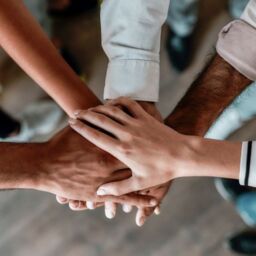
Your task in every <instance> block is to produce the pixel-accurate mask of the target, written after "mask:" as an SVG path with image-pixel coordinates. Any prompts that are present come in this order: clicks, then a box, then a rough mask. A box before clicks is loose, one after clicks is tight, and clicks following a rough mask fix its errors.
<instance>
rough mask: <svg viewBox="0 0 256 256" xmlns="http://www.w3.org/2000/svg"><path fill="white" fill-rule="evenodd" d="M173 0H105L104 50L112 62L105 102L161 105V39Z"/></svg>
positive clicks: (108, 70)
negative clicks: (117, 100)
mask: <svg viewBox="0 0 256 256" xmlns="http://www.w3.org/2000/svg"><path fill="white" fill-rule="evenodd" d="M168 7H169V0H157V1H156V0H131V1H125V0H104V1H103V4H102V6H101V29H102V46H103V49H104V51H105V53H106V55H107V57H108V59H109V64H108V68H107V74H106V82H105V90H104V99H114V98H117V97H119V96H127V97H131V98H133V99H135V100H142V101H152V102H156V101H158V97H159V96H158V95H159V77H160V56H159V55H160V54H159V52H160V38H161V29H162V25H163V23H164V22H165V20H166V18H167V13H168Z"/></svg>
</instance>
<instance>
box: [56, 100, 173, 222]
mask: <svg viewBox="0 0 256 256" xmlns="http://www.w3.org/2000/svg"><path fill="white" fill-rule="evenodd" d="M139 104H140V106H142V108H143V109H144V110H145V111H146V112H147V113H149V114H150V115H151V116H152V117H154V118H155V119H156V120H158V121H160V122H163V119H162V117H161V114H160V113H159V111H158V110H157V108H156V106H155V104H154V103H150V102H139ZM169 187H170V184H169V183H168V184H164V185H162V186H160V187H155V188H151V189H148V190H147V191H146V192H147V193H146V194H147V195H148V196H152V197H154V198H155V199H157V201H158V206H157V207H139V208H138V211H137V214H136V223H137V225H138V226H142V225H143V224H144V222H145V221H146V219H147V218H148V217H150V215H152V214H153V213H154V212H155V214H157V215H158V214H160V204H161V202H162V200H163V198H164V196H165V195H166V194H167V192H168V190H169ZM138 193H139V194H145V191H140V192H138ZM57 201H58V202H59V203H61V204H69V207H70V208H71V209H72V210H74V211H82V210H86V209H95V208H97V207H101V206H103V204H102V203H95V202H82V201H77V200H76V201H74V200H68V199H66V198H60V197H57ZM116 208H117V205H116V204H115V203H112V202H106V203H105V215H106V217H107V218H109V219H112V218H114V217H115V214H116ZM123 211H124V212H126V213H129V212H131V211H132V206H131V205H129V204H124V205H123Z"/></svg>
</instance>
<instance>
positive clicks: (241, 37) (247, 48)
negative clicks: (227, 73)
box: [216, 0, 256, 81]
mask: <svg viewBox="0 0 256 256" xmlns="http://www.w3.org/2000/svg"><path fill="white" fill-rule="evenodd" d="M216 48H217V52H218V54H219V55H220V56H221V57H222V58H223V59H225V60H226V61H227V62H228V63H229V64H231V65H232V66H233V67H234V68H235V69H237V70H238V71H239V72H240V73H241V74H243V75H244V76H246V77H247V78H249V79H250V80H253V81H255V80H256V57H255V56H256V0H251V1H250V2H249V3H248V5H247V7H246V9H245V11H244V12H243V14H242V16H241V18H240V19H239V20H235V21H232V22H231V23H229V24H228V25H226V26H225V27H224V28H223V29H222V30H221V32H220V34H219V38H218V42H217V47H216Z"/></svg>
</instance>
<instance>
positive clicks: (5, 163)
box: [0, 143, 44, 189]
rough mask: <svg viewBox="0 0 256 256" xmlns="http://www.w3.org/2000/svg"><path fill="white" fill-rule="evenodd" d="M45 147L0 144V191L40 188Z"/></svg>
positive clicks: (40, 145) (38, 145) (39, 145)
mask: <svg viewBox="0 0 256 256" xmlns="http://www.w3.org/2000/svg"><path fill="white" fill-rule="evenodd" d="M43 145H44V144H32V143H31V144H14V143H0V189H36V188H38V187H40V180H41V178H40V177H41V176H42V175H43V173H44V172H43V162H42V159H43V157H42V156H43V154H44V151H43V149H44V147H43ZM38 156H40V157H38Z"/></svg>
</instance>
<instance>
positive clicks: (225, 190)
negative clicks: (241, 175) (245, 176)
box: [214, 178, 252, 202]
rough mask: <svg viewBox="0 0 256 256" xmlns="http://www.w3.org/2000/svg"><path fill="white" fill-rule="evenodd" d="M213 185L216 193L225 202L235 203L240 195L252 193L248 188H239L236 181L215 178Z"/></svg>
mask: <svg viewBox="0 0 256 256" xmlns="http://www.w3.org/2000/svg"><path fill="white" fill-rule="evenodd" d="M214 183H215V187H216V189H217V191H218V192H219V194H220V195H221V196H222V197H223V198H224V199H225V200H226V201H232V202H235V201H236V200H237V198H238V197H240V196H241V195H242V194H245V193H248V192H251V191H252V189H251V188H249V187H244V186H241V185H240V184H239V182H238V181H237V180H230V179H221V178H215V179H214Z"/></svg>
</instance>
